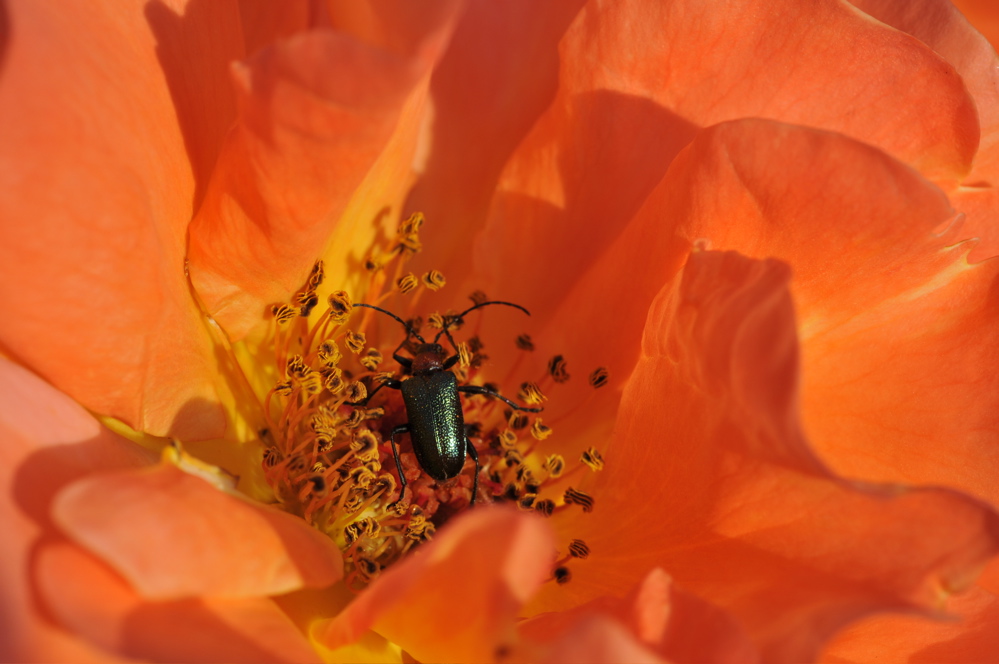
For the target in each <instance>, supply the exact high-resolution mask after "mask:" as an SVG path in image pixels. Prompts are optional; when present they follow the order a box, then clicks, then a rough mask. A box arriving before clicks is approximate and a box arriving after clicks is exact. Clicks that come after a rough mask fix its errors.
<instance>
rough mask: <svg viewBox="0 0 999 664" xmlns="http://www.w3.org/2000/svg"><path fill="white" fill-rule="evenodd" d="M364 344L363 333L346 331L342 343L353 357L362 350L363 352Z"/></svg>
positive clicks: (365, 340)
mask: <svg viewBox="0 0 999 664" xmlns="http://www.w3.org/2000/svg"><path fill="white" fill-rule="evenodd" d="M366 342H367V339H366V338H365V336H364V333H363V332H354V331H353V330H347V334H346V336H345V337H344V343H345V344H347V349H348V350H350V352H351V353H353V354H354V355H357V354H358V353H360V352H361V351H362V350H364V344H365V343H366Z"/></svg>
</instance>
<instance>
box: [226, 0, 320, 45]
mask: <svg viewBox="0 0 999 664" xmlns="http://www.w3.org/2000/svg"><path fill="white" fill-rule="evenodd" d="M238 2H239V24H240V27H241V28H242V29H243V40H244V42H245V44H246V54H247V55H253V54H254V53H256V52H257V51H259V50H261V49H263V48H266V47H267V46H269V45H270V44H271V43H273V42H275V41H278V40H281V39H287V38H288V37H291V36H292V35H293V34H295V33H296V32H300V31H302V30H305V29H306V28H308V27H309V25H310V22H311V21H312V20H313V19H314V17H313V16H311V14H312V12H311V7H310V2H311V0H285V1H284V2H280V3H278V2H271V1H270V0H238Z"/></svg>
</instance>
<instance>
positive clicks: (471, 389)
mask: <svg viewBox="0 0 999 664" xmlns="http://www.w3.org/2000/svg"><path fill="white" fill-rule="evenodd" d="M458 391H459V392H464V393H466V394H484V395H486V396H490V397H495V398H497V399H499V400H500V401H502V402H503V403H505V404H506V405H508V406H510V408H513V409H514V410H522V411H524V412H527V413H540V412H541V411H543V410H544V408H527V407H525V406H521V405H520V404H518V403H514V402H513V401H510V400H509V399H507V398H506V397H505V396H503V395H502V394H500V393H498V392H493V391H492V390H490V389H489V388H488V387H482V386H481V385H459V386H458Z"/></svg>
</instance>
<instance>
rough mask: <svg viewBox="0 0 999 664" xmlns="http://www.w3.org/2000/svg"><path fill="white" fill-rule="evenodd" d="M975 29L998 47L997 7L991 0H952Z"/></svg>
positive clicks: (994, 46)
mask: <svg viewBox="0 0 999 664" xmlns="http://www.w3.org/2000/svg"><path fill="white" fill-rule="evenodd" d="M953 2H954V6H955V7H957V8H958V9H960V10H961V13H962V14H964V15H965V16H966V17H967V18H968V20H969V21H971V24H972V25H974V26H975V29H976V30H978V31H979V32H981V33H982V34H983V35H985V37H986V38H987V39H988V40H989V41H990V42H991V43H992V46H993V48H996V49H999V7H997V6H996V3H994V2H992V0H953Z"/></svg>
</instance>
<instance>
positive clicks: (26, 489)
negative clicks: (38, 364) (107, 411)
mask: <svg viewBox="0 0 999 664" xmlns="http://www.w3.org/2000/svg"><path fill="white" fill-rule="evenodd" d="M0 394H2V395H3V398H2V399H0V496H3V499H2V500H0V523H3V527H4V535H3V538H2V539H0V615H2V616H3V621H4V638H3V639H0V660H2V661H10V662H14V661H73V662H77V661H79V662H89V661H95V660H98V659H101V657H100V654H99V653H96V652H92V651H91V650H90V648H88V646H87V645H86V644H83V643H79V642H77V641H76V640H74V639H73V638H71V637H68V636H66V635H65V634H63V633H61V632H60V631H59V630H58V629H55V628H53V627H52V625H51V624H50V623H49V622H48V621H47V620H46V619H45V618H44V617H43V616H42V615H41V614H40V613H39V611H38V610H37V605H36V603H35V601H34V598H33V593H34V592H35V589H34V587H33V585H32V583H31V578H30V575H29V574H28V569H29V566H30V560H31V556H32V549H33V547H34V546H35V545H36V542H37V541H38V540H39V539H40V538H43V537H49V536H52V535H53V534H54V527H53V525H52V523H51V521H50V518H49V507H50V504H51V501H52V496H53V495H54V494H55V493H56V492H57V491H58V490H59V489H60V488H62V487H63V486H65V484H66V483H68V482H71V481H74V480H76V479H78V478H80V477H83V476H85V475H87V474H89V473H92V472H94V471H95V470H102V469H107V468H122V467H134V466H137V465H142V464H145V463H149V462H150V458H149V456H148V455H147V454H145V452H144V451H143V450H142V449H140V448H139V447H138V446H136V445H134V444H133V443H131V442H129V441H127V440H124V439H122V438H119V437H118V436H115V435H114V434H112V433H111V432H110V431H108V430H107V429H105V428H103V427H101V426H100V424H98V422H97V421H96V420H95V419H94V418H93V417H92V416H91V415H90V414H89V413H87V412H86V411H85V410H84V409H83V408H81V407H80V406H79V405H78V404H76V403H75V402H74V401H73V400H72V399H70V398H69V397H67V396H66V395H64V394H62V393H60V392H58V391H57V390H55V389H54V388H53V387H52V386H51V385H49V384H48V383H45V382H44V381H42V380H41V379H40V378H38V377H37V376H35V375H34V374H32V373H30V372H28V371H26V370H25V369H23V368H21V367H19V366H17V365H15V364H13V363H11V362H10V361H9V360H6V359H3V358H0Z"/></svg>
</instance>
